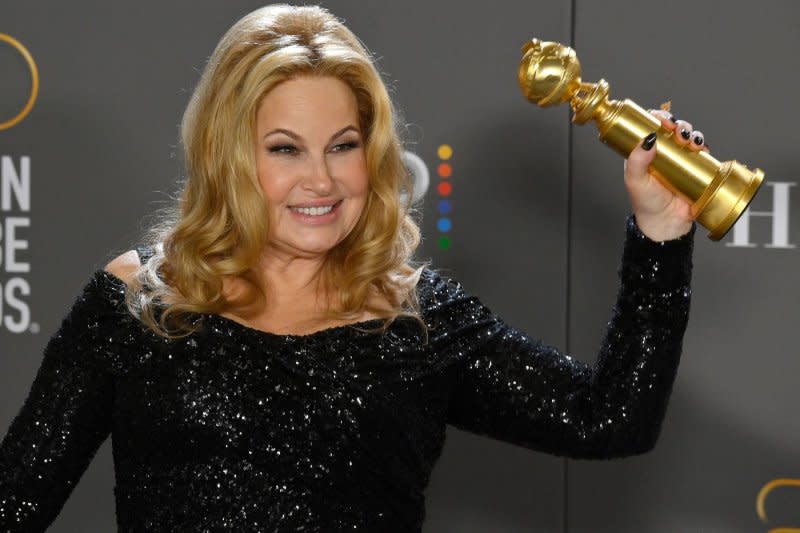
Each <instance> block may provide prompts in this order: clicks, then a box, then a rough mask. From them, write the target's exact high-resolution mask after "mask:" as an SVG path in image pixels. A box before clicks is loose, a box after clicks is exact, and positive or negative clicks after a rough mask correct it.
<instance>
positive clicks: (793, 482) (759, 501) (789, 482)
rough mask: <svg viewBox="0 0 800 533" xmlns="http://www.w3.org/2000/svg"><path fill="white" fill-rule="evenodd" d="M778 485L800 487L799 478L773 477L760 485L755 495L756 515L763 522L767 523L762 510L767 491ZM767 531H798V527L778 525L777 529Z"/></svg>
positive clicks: (779, 532)
mask: <svg viewBox="0 0 800 533" xmlns="http://www.w3.org/2000/svg"><path fill="white" fill-rule="evenodd" d="M779 487H800V479H773V480H772V481H770V482H769V483H767V484H766V485H764V486H763V487H761V490H760V491H758V496H757V497H756V512H757V513H758V517H759V518H760V519H761V521H762V522H764V523H765V524H766V523H767V513H766V511H765V510H764V502H765V501H766V500H767V496H768V495H769V493H770V492H772V491H773V490H775V489H777V488H779ZM768 533H800V528H792V527H780V528H777V529H770V530H769V532H768Z"/></svg>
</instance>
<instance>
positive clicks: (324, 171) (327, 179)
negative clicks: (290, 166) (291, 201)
mask: <svg viewBox="0 0 800 533" xmlns="http://www.w3.org/2000/svg"><path fill="white" fill-rule="evenodd" d="M304 187H305V188H306V189H308V190H310V191H312V192H314V193H316V194H318V195H320V196H327V195H328V194H330V193H331V190H332V189H333V178H332V177H331V173H330V169H329V168H328V164H327V162H326V161H325V158H324V157H323V158H321V159H318V158H314V160H313V161H312V162H311V168H310V169H309V171H308V176H307V177H306V180H305V183H304Z"/></svg>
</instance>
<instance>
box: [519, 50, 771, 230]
mask: <svg viewBox="0 0 800 533" xmlns="http://www.w3.org/2000/svg"><path fill="white" fill-rule="evenodd" d="M522 52H523V57H522V61H521V62H520V65H519V84H520V88H521V89H522V92H523V93H524V94H525V97H526V98H527V99H528V100H530V101H531V102H534V103H535V104H537V105H539V106H541V107H548V106H554V105H558V104H561V103H564V102H569V103H570V106H571V107H572V111H573V113H574V116H573V117H572V120H573V122H575V123H577V124H585V123H586V122H588V121H589V120H590V119H594V121H595V122H596V123H597V129H598V130H599V131H600V135H599V137H600V140H602V141H603V142H604V143H606V144H607V145H609V146H610V147H611V148H613V149H614V150H616V151H617V152H619V153H620V154H621V155H623V156H625V157H627V156H628V154H630V153H631V151H632V150H633V149H634V148H635V147H636V146H637V145H638V144H639V143H640V142H641V141H642V139H644V137H646V136H647V135H648V134H650V133H651V132H653V131H655V132H657V140H658V142H657V146H658V153H657V154H656V157H655V159H654V160H653V162H652V163H651V165H650V167H649V170H650V172H651V174H653V176H655V177H656V178H658V180H659V181H660V182H661V183H662V184H664V186H665V187H667V188H669V189H670V190H671V191H673V192H675V193H676V194H678V195H680V196H682V197H683V198H685V199H686V200H687V201H688V202H689V203H691V204H692V216H693V217H694V218H695V220H697V222H699V223H700V224H702V225H703V226H704V227H705V228H707V229H708V230H709V234H708V237H709V238H710V239H712V240H715V241H718V240H719V239H721V238H722V237H724V236H725V234H726V233H727V232H728V230H729V229H730V228H731V227H732V226H733V224H734V223H735V222H736V220H738V218H739V216H740V215H741V214H742V212H743V211H744V210H745V209H747V206H748V205H749V204H750V200H752V199H753V196H754V195H755V193H756V191H757V190H758V188H759V186H760V185H761V182H762V181H763V179H764V172H763V171H761V170H759V169H755V170H754V171H751V170H750V169H748V168H747V167H746V166H744V165H742V164H741V163H739V162H738V161H725V162H724V163H720V162H719V161H717V160H716V159H714V158H713V157H712V156H711V155H710V154H708V153H707V152H705V151H700V152H694V151H691V150H690V149H689V148H688V147H684V146H680V145H679V144H678V143H676V142H675V141H673V140H672V139H671V137H672V135H673V133H674V132H671V131H669V130H667V129H666V128H663V127H662V126H661V121H660V120H658V119H657V118H656V117H654V116H653V115H651V114H650V113H648V112H647V111H645V110H644V109H642V108H641V107H639V106H638V105H637V104H636V103H635V102H632V101H631V100H627V99H626V100H624V101H622V102H620V101H617V100H609V99H608V91H609V85H608V83H607V82H606V81H605V80H602V79H601V80H600V81H599V82H597V83H583V82H581V65H580V63H579V62H578V58H577V56H576V55H575V51H574V50H573V49H572V48H570V47H568V46H564V45H563V44H560V43H556V42H543V41H540V40H539V39H533V40H531V41H530V42H528V43H526V44H525V46H524V47H523V48H522Z"/></svg>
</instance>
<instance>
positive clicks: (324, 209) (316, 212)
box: [289, 200, 342, 217]
mask: <svg viewBox="0 0 800 533" xmlns="http://www.w3.org/2000/svg"><path fill="white" fill-rule="evenodd" d="M341 203H342V201H341V200H339V201H338V202H336V203H335V204H330V205H318V206H314V207H297V206H289V209H291V210H292V212H294V213H297V214H300V215H305V216H311V217H319V216H323V215H327V214H328V213H330V212H331V211H333V210H334V209H336V208H337V207H339V205H340V204H341Z"/></svg>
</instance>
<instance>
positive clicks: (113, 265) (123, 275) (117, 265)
mask: <svg viewBox="0 0 800 533" xmlns="http://www.w3.org/2000/svg"><path fill="white" fill-rule="evenodd" d="M140 265H141V262H140V261H139V254H138V253H137V252H136V250H128V251H127V252H125V253H124V254H122V255H119V256H117V257H115V258H114V259H113V260H111V262H110V263H108V264H107V265H106V266H105V268H104V270H105V271H106V272H108V273H110V274H113V275H114V276H116V277H118V278H119V279H121V280H122V281H124V282H125V283H130V281H131V280H133V276H134V275H135V274H136V270H137V269H138V268H139V266H140Z"/></svg>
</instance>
